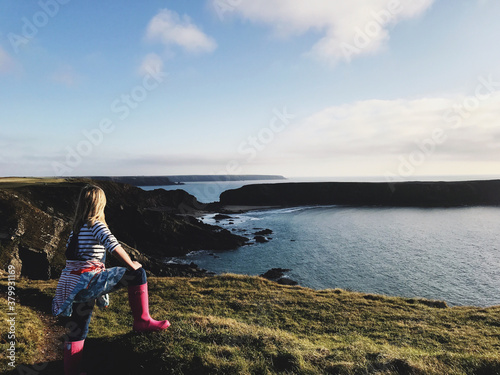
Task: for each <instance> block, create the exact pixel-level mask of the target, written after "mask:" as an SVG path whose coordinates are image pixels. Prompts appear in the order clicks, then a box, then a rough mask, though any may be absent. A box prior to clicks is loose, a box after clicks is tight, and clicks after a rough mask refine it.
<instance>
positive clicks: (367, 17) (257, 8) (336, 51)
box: [211, 0, 434, 64]
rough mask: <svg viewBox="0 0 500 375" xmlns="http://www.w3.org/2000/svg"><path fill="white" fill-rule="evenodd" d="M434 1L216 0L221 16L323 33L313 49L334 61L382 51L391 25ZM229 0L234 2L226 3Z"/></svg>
mask: <svg viewBox="0 0 500 375" xmlns="http://www.w3.org/2000/svg"><path fill="white" fill-rule="evenodd" d="M433 2H434V0H418V1H415V0H350V1H342V0H308V1H296V0H239V1H228V0H211V3H212V5H213V7H214V9H215V10H216V11H217V13H218V14H219V16H222V15H224V14H235V15H238V16H240V17H242V18H243V19H247V20H250V21H252V22H255V23H262V24H265V25H268V26H270V27H271V28H272V29H273V30H274V32H275V33H276V34H277V35H280V36H293V35H300V34H304V33H306V32H308V31H312V32H315V33H318V34H320V35H321V36H320V38H319V40H318V41H317V42H316V43H315V44H314V45H313V46H312V48H311V50H310V51H309V52H308V53H307V54H309V55H311V56H313V57H315V58H319V59H321V60H324V61H327V62H329V63H332V64H335V63H337V62H339V61H350V60H351V59H352V58H353V57H356V56H360V55H365V54H370V53H374V52H377V51H379V50H380V49H381V48H382V47H383V46H384V45H385V42H386V41H387V40H388V39H389V31H390V27H391V26H393V25H395V24H397V23H398V22H400V21H402V20H404V19H408V18H413V17H416V16H418V15H420V14H421V13H423V12H424V11H425V10H426V9H428V8H429V7H430V6H431V5H432V3H433ZM221 3H223V4H221ZM225 3H228V4H226V6H223V5H224V4H225ZM229 5H231V6H229ZM221 18H222V17H221Z"/></svg>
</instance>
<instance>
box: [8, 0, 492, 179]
mask: <svg viewBox="0 0 500 375" xmlns="http://www.w3.org/2000/svg"><path fill="white" fill-rule="evenodd" d="M498 19H500V2H499V1H495V0H453V1H452V0H350V1H343V0H307V1H305V0H190V1H188V0H162V1H160V0H144V1H135V0H121V1H97V0H88V1H75V0H40V1H35V0H33V1H18V0H3V1H2V2H1V3H0V106H1V110H0V176H91V175H113V176H120V175H121V176H123V175H127V176H128V175H180V174H279V175H284V176H286V177H298V176H303V177H307V176H339V177H344V178H349V177H354V176H367V177H370V176H382V177H384V178H385V179H387V180H395V181H400V180H401V181H403V180H412V179H418V177H419V176H429V175H431V176H449V175H500V160H499V155H500V154H499V149H500V49H499V48H498V36H499V35H500V23H499V22H498Z"/></svg>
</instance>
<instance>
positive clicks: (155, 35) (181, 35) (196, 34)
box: [146, 9, 217, 53]
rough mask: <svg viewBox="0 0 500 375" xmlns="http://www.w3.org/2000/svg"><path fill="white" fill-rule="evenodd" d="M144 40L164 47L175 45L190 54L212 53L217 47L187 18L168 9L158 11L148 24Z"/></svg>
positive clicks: (213, 41) (212, 40) (211, 39)
mask: <svg viewBox="0 0 500 375" xmlns="http://www.w3.org/2000/svg"><path fill="white" fill-rule="evenodd" d="M146 39H147V40H149V41H159V42H161V43H162V44H164V45H165V46H171V45H176V46H179V47H181V48H183V49H184V50H186V51H187V52H190V53H202V52H212V51H214V50H215V48H216V47H217V43H216V42H215V40H214V39H213V38H211V37H209V36H207V35H206V34H205V33H203V32H202V31H201V30H200V29H199V28H198V27H197V26H196V25H194V24H193V23H192V21H191V19H190V18H189V17H188V16H186V15H184V16H183V17H182V18H181V17H180V16H179V15H178V14H177V13H176V12H174V11H171V10H168V9H162V10H160V12H159V13H158V14H157V15H156V16H154V17H153V19H152V20H151V21H150V22H149V24H148V27H147V31H146Z"/></svg>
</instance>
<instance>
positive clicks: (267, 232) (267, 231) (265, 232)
mask: <svg viewBox="0 0 500 375" xmlns="http://www.w3.org/2000/svg"><path fill="white" fill-rule="evenodd" d="M270 234H273V231H272V230H271V229H263V230H260V231H258V232H255V235H257V236H268V235H270Z"/></svg>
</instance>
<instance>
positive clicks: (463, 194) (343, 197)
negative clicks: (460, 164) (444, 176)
mask: <svg viewBox="0 0 500 375" xmlns="http://www.w3.org/2000/svg"><path fill="white" fill-rule="evenodd" d="M220 204H221V205H222V206H304V205H353V206H360V205H363V206H391V207H456V206H476V205H486V206H490V205H495V206H496V205H500V180H488V181H456V182H394V183H384V182H371V183H369V182H300V183H276V184H259V185H246V186H243V187H241V188H239V189H234V190H228V191H225V192H223V193H222V194H221V196H220Z"/></svg>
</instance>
